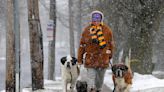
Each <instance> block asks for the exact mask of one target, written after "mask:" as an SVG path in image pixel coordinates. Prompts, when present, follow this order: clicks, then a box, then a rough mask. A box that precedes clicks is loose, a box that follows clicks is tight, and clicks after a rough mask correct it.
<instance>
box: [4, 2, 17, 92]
mask: <svg viewBox="0 0 164 92" xmlns="http://www.w3.org/2000/svg"><path fill="white" fill-rule="evenodd" d="M13 3H14V1H13V0H7V31H6V92H15V68H16V67H15V34H14V15H13V14H14V11H13V8H14V7H13Z"/></svg>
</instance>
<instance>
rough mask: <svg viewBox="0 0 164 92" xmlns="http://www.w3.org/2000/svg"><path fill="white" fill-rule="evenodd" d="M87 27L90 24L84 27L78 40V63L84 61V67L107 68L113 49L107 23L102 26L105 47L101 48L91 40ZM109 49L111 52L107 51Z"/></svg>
mask: <svg viewBox="0 0 164 92" xmlns="http://www.w3.org/2000/svg"><path fill="white" fill-rule="evenodd" d="M89 29H90V26H88V27H86V28H85V29H84V31H83V34H82V37H81V40H80V46H79V49H78V63H79V64H82V63H84V65H85V67H86V68H107V67H109V62H110V59H111V58H112V54H113V49H114V41H113V36H112V31H111V29H110V28H109V27H108V26H107V25H105V24H104V25H103V26H102V31H103V35H104V38H105V41H106V47H105V48H103V49H101V48H100V46H99V45H98V44H96V43H93V42H92V39H91V35H90V31H89ZM109 50H111V53H112V54H109V53H108V51H109Z"/></svg>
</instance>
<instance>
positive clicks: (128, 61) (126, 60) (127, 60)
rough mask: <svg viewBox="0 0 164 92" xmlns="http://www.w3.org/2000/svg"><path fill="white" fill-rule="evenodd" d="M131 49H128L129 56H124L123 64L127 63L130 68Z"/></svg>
mask: <svg viewBox="0 0 164 92" xmlns="http://www.w3.org/2000/svg"><path fill="white" fill-rule="evenodd" d="M130 63H131V49H129V56H126V58H125V65H127V66H128V67H129V68H131V65H130Z"/></svg>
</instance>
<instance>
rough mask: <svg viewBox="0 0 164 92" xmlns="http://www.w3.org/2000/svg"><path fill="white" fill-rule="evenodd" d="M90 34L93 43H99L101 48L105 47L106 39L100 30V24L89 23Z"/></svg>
mask: <svg viewBox="0 0 164 92" xmlns="http://www.w3.org/2000/svg"><path fill="white" fill-rule="evenodd" d="M90 35H91V38H92V42H93V43H96V44H99V46H100V48H101V49H103V48H104V47H106V41H105V38H104V35H103V31H102V24H100V25H99V26H95V25H93V24H91V27H90Z"/></svg>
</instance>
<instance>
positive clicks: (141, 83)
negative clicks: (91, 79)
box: [104, 70, 164, 92]
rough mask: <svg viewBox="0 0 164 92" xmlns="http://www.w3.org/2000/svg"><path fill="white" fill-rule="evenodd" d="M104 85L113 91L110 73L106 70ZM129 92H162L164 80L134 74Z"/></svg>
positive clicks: (163, 91)
mask: <svg viewBox="0 0 164 92" xmlns="http://www.w3.org/2000/svg"><path fill="white" fill-rule="evenodd" d="M104 83H105V84H106V85H107V86H108V87H109V88H110V89H113V88H114V85H113V82H112V72H111V71H110V70H107V72H106V75H105V79H104ZM130 92H164V79H158V78H156V77H154V76H152V75H141V74H138V73H134V77H133V84H132V87H131V91H130Z"/></svg>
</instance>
